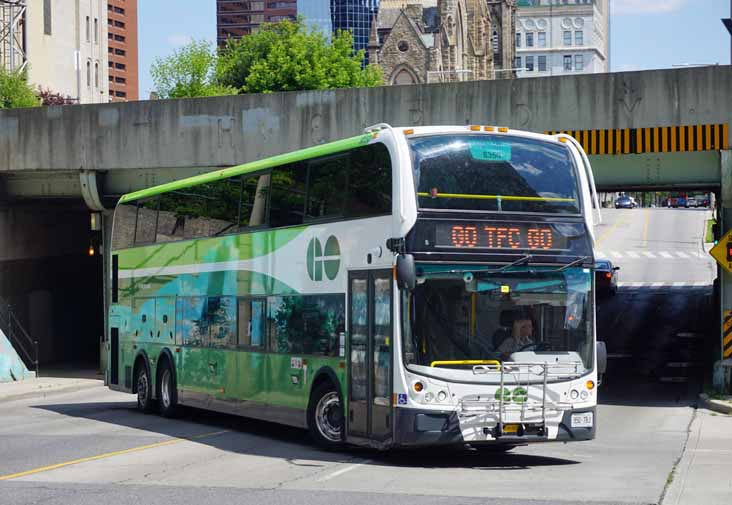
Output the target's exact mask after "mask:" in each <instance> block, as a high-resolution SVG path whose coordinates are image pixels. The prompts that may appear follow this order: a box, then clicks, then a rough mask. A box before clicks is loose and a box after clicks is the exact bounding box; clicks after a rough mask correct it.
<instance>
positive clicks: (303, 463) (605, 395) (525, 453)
mask: <svg viewBox="0 0 732 505" xmlns="http://www.w3.org/2000/svg"><path fill="white" fill-rule="evenodd" d="M705 215H706V214H705V212H703V211H694V210H673V211H672V210H666V209H657V210H656V209H648V210H646V209H634V210H629V211H615V210H612V211H608V212H605V224H603V225H602V226H600V227H598V230H597V231H598V242H599V246H600V249H605V250H606V251H607V253H608V254H612V252H616V253H619V254H621V256H616V257H614V258H613V259H614V261H615V262H616V264H618V265H619V266H620V267H621V275H622V281H623V282H625V283H628V284H624V285H622V286H621V288H620V290H619V292H618V294H617V295H616V296H614V297H609V298H605V299H601V300H600V301H599V304H598V318H597V321H598V334H599V335H600V338H601V339H604V340H606V341H607V342H608V348H609V350H610V352H611V355H612V358H611V360H610V368H609V371H608V374H607V375H606V377H605V381H604V383H603V384H602V386H601V387H600V405H599V407H598V423H599V424H598V432H597V438H596V439H595V440H593V441H589V442H582V443H575V444H541V445H538V444H537V445H532V446H527V447H521V448H517V449H516V450H515V451H514V452H512V453H509V454H506V455H485V454H477V453H474V452H469V451H465V450H446V449H440V448H430V449H424V450H414V451H394V452H390V453H379V452H375V451H370V450H363V449H349V450H344V451H338V452H328V451H322V450H320V449H318V448H316V447H314V446H313V445H311V444H310V443H309V442H308V440H307V438H306V434H305V432H304V431H303V430H299V429H294V428H288V427H283V426H279V425H275V424H271V423H264V422H259V421H253V420H249V419H244V418H237V417H232V416H225V415H220V414H215V413H208V412H203V411H198V410H193V409H188V410H186V411H185V412H184V415H183V416H182V417H181V418H179V419H172V420H171V419H163V418H161V417H158V416H155V415H144V414H141V413H139V412H137V411H136V410H135V408H134V407H135V403H134V398H133V397H132V396H129V395H125V394H121V393H116V392H112V391H109V390H107V389H106V388H99V387H94V388H90V389H85V390H83V391H72V392H62V393H59V394H55V395H49V396H46V397H40V396H38V397H30V398H28V397H26V398H22V399H16V400H12V401H2V400H0V504H2V505H5V504H16V503H39V502H42V503H50V504H57V503H58V504H61V503H74V504H81V505H84V504H87V503H88V504H91V503H94V504H97V503H100V502H101V503H104V502H108V503H134V504H140V503H166V504H168V503H181V504H187V503H190V504H194V503H195V504H206V503H217V504H218V503H221V502H232V503H242V504H249V503H252V504H254V503H297V504H299V505H300V504H311V503H312V504H315V503H318V504H321V503H347V504H349V505H350V504H361V503H364V504H367V503H368V504H373V503H379V504H382V503H383V504H392V503H393V504H400V505H407V504H410V505H411V504H413V503H414V504H418V503H419V504H425V503H426V504H443V503H445V504H447V503H449V504H451V505H457V504H471V505H472V504H478V503H480V504H507V505H515V504H531V505H539V504H550V503H551V504H561V505H569V504H590V503H591V504H595V505H597V504H604V503H607V504H609V503H627V504H650V503H658V502H659V501H660V500H661V499H662V497H663V496H668V497H669V499H671V498H673V499H674V500H676V501H674V502H673V503H688V502H685V501H684V500H682V499H680V498H678V497H679V496H682V495H683V493H684V489H694V486H696V485H698V484H696V482H697V481H694V480H693V479H691V480H689V479H687V477H688V476H690V475H691V473H690V472H688V471H687V472H686V473H683V475H682V471H683V470H684V469H685V468H687V466H688V468H693V461H692V462H691V463H689V458H688V451H687V452H685V451H684V449H685V447H687V446H688V445H689V444H693V443H694V440H695V438H694V437H695V435H694V434H695V433H696V431H695V430H696V427H697V426H699V419H700V417H699V416H698V415H697V414H696V411H695V409H694V403H695V400H696V394H697V393H698V391H699V388H700V387H701V377H702V375H703V370H704V369H703V368H702V367H697V366H696V361H697V360H703V356H701V357H700V356H699V355H698V349H699V348H700V346H701V347H703V346H705V345H707V343H708V338H707V337H706V335H707V334H708V333H709V331H710V327H711V326H710V325H711V324H712V323H711V321H713V314H712V313H711V287H710V284H711V281H712V278H711V275H710V274H711V273H712V272H713V271H714V269H713V266H711V265H710V261H709V260H707V259H706V258H705V257H703V256H701V255H698V254H697V255H695V257H692V255H691V252H693V251H699V250H703V246H702V244H701V242H700V236H701V233H703V221H704V219H705ZM675 250H680V251H684V252H687V251H688V253H689V257H688V258H681V257H679V258H680V259H679V260H675V259H672V260H669V261H675V262H676V263H674V265H675V267H669V266H668V264H667V263H666V262H662V261H660V260H659V261H654V258H651V257H650V256H649V255H645V254H642V252H643V251H646V252H651V253H652V254H653V255H654V256H659V257H660V258H663V259H668V258H664V257H663V256H662V255H661V254H660V253H661V252H668V253H671V252H672V251H675ZM630 251H632V252H636V253H638V254H637V257H634V255H631V254H626V252H630ZM656 253H657V254H656ZM611 258H612V256H611ZM632 283H639V284H632ZM640 283H642V284H640ZM646 283H647V284H648V285H646ZM666 283H670V284H668V285H667V284H666ZM674 283H683V285H682V284H676V285H674ZM653 284H658V285H657V286H653ZM669 363H671V366H669ZM720 420H721V418H720ZM713 421H717V419H716V418H714V419H713ZM710 422H711V421H710ZM698 431H699V433H701V431H700V430H698ZM690 434H691V438H690ZM696 439H698V440H700V441H701V440H703V437H701V436H697V437H696ZM714 440H715V441H723V440H722V439H721V438H716V439H714ZM724 440H726V439H724ZM704 443H712V442H703V443H702V442H699V443H697V446H698V447H699V448H700V450H703V449H705V446H704V445H703V444H704ZM700 454H701V453H700ZM685 465H686V466H685ZM675 477H676V478H675ZM682 477H683V482H684V483H685V484H684V486H683V487H682V488H681V491H678V489H677V488H676V487H673V486H674V485H676V486H679V482H681V480H682ZM674 482H675V483H676V484H674ZM670 484H671V487H669V485H670ZM677 491H678V493H680V494H677ZM669 493H672V494H669ZM707 497H708V498H709V501H700V502H699V503H700V504H706V503H708V504H713V503H717V501H714V500H716V499H717V498H718V495H715V494H708V495H707ZM677 498H678V499H677ZM668 503H671V502H670V501H669V502H668Z"/></svg>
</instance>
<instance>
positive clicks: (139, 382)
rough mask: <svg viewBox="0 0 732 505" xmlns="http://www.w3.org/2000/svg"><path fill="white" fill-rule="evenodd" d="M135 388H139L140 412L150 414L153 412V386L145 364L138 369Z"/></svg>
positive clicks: (138, 405) (138, 401) (138, 406)
mask: <svg viewBox="0 0 732 505" xmlns="http://www.w3.org/2000/svg"><path fill="white" fill-rule="evenodd" d="M135 387H136V388H137V408H138V410H140V411H141V412H144V413H145V414H149V413H150V412H152V411H153V397H152V384H151V382H150V372H148V371H147V367H146V366H145V365H144V364H143V363H141V364H140V365H139V366H138V368H137V375H136V376H135Z"/></svg>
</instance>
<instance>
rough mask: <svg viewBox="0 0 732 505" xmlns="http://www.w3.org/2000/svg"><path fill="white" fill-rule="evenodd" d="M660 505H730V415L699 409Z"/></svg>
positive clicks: (731, 452)
mask: <svg viewBox="0 0 732 505" xmlns="http://www.w3.org/2000/svg"><path fill="white" fill-rule="evenodd" d="M690 430H691V432H690V433H689V441H688V443H687V445H686V450H685V451H684V454H683V455H682V456H681V460H680V461H679V463H678V465H677V466H676V469H675V471H674V475H673V481H672V482H671V484H670V485H669V487H668V489H667V491H666V495H665V496H664V499H663V502H662V503H663V505H729V504H730V503H732V415H727V414H722V413H719V412H713V411H711V410H707V409H702V408H700V409H698V410H697V412H696V417H695V418H694V421H693V422H692V424H691V427H690Z"/></svg>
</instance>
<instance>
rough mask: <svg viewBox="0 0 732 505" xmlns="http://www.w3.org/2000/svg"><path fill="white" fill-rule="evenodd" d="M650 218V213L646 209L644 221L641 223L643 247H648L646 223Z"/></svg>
mask: <svg viewBox="0 0 732 505" xmlns="http://www.w3.org/2000/svg"><path fill="white" fill-rule="evenodd" d="M650 217H651V212H650V211H649V210H648V209H646V219H645V221H644V222H643V242H644V244H645V245H644V247H648V221H649V218H650Z"/></svg>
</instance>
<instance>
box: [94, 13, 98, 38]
mask: <svg viewBox="0 0 732 505" xmlns="http://www.w3.org/2000/svg"><path fill="white" fill-rule="evenodd" d="M94 43H95V44H99V20H98V19H97V18H94Z"/></svg>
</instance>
